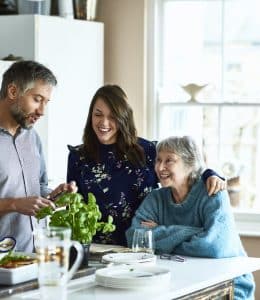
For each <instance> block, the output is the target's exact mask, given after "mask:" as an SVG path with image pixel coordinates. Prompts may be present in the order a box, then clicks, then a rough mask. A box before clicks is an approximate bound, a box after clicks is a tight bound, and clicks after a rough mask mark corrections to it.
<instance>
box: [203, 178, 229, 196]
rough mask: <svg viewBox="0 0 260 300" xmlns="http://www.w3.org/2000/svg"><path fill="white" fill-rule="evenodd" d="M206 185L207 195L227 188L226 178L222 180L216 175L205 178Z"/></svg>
mask: <svg viewBox="0 0 260 300" xmlns="http://www.w3.org/2000/svg"><path fill="white" fill-rule="evenodd" d="M206 187H207V191H208V195H209V196H212V195H215V194H216V193H217V192H219V191H222V190H226V189H227V182H226V180H222V179H221V178H219V177H218V176H215V175H213V176H210V177H208V178H207V181H206Z"/></svg>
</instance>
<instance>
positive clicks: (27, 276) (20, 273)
mask: <svg viewBox="0 0 260 300" xmlns="http://www.w3.org/2000/svg"><path fill="white" fill-rule="evenodd" d="M16 253H17V254H22V255H28V256H31V257H34V258H35V254H28V253H21V252H16ZM37 275H38V266H37V263H33V264H30V265H26V266H22V267H18V268H10V269H6V268H0V285H13V284H17V283H21V282H26V281H29V280H33V279H36V278H37Z"/></svg>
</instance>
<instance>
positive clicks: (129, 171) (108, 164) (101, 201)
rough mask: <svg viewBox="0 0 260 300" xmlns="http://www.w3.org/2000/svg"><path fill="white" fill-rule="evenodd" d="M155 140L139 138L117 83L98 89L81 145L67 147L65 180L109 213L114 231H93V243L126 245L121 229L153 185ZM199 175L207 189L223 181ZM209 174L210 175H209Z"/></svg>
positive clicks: (208, 172)
mask: <svg viewBox="0 0 260 300" xmlns="http://www.w3.org/2000/svg"><path fill="white" fill-rule="evenodd" d="M155 155H156V150H155V145H154V143H152V142H150V141H148V140H145V139H143V138H139V137H138V136H137V131H136V127H135V123H134V117H133V111H132V108H131V107H130V105H129V103H128V99H127V96H126V94H125V92H124V91H123V89H122V88H120V87H119V86H117V85H105V86H102V87H101V88H99V89H98V90H97V92H96V93H95V95H94V97H93V99H92V101H91V104H90V107H89V113H88V118H87V122H86V126H85V130H84V134H83V144H82V145H79V146H76V147H70V154H69V159H68V172H67V180H68V182H70V181H75V182H76V183H77V186H78V188H79V192H80V193H81V194H82V195H83V196H84V198H85V199H87V194H88V193H89V192H92V193H93V194H94V195H95V196H96V199H97V203H98V205H99V208H100V210H101V212H102V216H103V218H104V220H106V219H107V216H108V215H111V216H113V217H114V223H115V225H116V230H115V231H114V232H112V233H110V234H102V233H100V234H97V235H96V236H95V238H94V241H95V242H98V243H106V244H119V245H126V239H125V231H126V229H127V228H128V227H129V226H130V224H131V220H132V217H133V215H134V213H135V211H136V209H137V208H138V206H139V205H140V204H141V202H142V200H143V199H144V198H145V196H146V195H147V194H148V193H149V192H150V191H151V190H152V189H153V188H157V187H158V186H157V182H158V179H157V177H156V174H155V172H154V162H155ZM213 174H214V173H212V171H211V170H209V169H208V170H207V171H206V172H204V174H203V180H204V181H205V182H206V181H207V182H206V184H207V187H208V189H209V193H213V192H216V191H218V190H219V189H221V188H223V187H224V186H223V184H224V181H222V180H221V179H220V178H218V177H216V176H212V175H213ZM210 179H213V180H210Z"/></svg>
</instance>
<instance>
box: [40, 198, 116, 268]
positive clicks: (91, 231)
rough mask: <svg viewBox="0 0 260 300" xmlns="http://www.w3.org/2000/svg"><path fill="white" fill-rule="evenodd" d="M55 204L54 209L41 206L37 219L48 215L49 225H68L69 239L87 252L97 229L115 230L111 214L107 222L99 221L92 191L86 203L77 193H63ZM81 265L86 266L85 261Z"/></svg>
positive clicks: (107, 231) (98, 212) (99, 216)
mask: <svg viewBox="0 0 260 300" xmlns="http://www.w3.org/2000/svg"><path fill="white" fill-rule="evenodd" d="M55 205H56V209H55V210H53V209H52V208H51V207H44V208H42V209H41V210H40V211H39V212H38V213H37V215H36V217H37V219H38V220H40V219H43V218H45V217H47V216H49V217H50V223H49V225H50V226H57V227H70V228H71V232H72V234H71V239H72V240H76V241H79V242H80V243H81V244H82V245H83V247H84V249H85V251H87V252H88V249H89V245H90V243H91V242H92V239H93V237H94V236H95V234H96V233H97V231H102V233H109V232H112V231H114V230H115V225H114V224H113V218H112V216H108V221H107V222H101V221H100V220H101V217H102V214H101V212H100V210H99V207H98V204H97V203H96V198H95V196H94V195H93V194H92V193H89V194H88V202H87V203H85V202H84V198H83V196H82V195H81V194H79V193H64V194H62V195H61V196H59V197H58V198H57V200H56V201H55ZM62 208H63V209H62ZM83 265H85V266H87V262H83Z"/></svg>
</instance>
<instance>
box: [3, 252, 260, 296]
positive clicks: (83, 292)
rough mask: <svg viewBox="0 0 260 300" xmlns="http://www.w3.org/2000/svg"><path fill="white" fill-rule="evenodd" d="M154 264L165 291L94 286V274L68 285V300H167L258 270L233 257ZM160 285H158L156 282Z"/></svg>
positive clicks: (255, 263) (259, 264)
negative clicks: (164, 273) (165, 279)
mask: <svg viewBox="0 0 260 300" xmlns="http://www.w3.org/2000/svg"><path fill="white" fill-rule="evenodd" d="M157 264H158V265H160V266H164V267H166V268H169V269H170V270H171V275H172V279H171V286H170V287H169V289H168V290H165V291H162V290H161V289H158V290H157V289H153V290H148V289H145V290H127V289H111V288H104V287H101V286H97V285H96V284H95V275H91V276H88V277H83V278H79V279H75V280H73V281H71V282H70V283H69V287H68V300H71V299H72V300H83V299H84V300H86V299H88V300H122V299H123V300H139V299H140V300H141V299H142V300H145V299H149V300H162V299H163V300H166V299H174V298H177V297H180V296H183V295H187V294H189V293H192V292H194V291H197V290H200V289H203V288H205V287H208V286H212V285H215V284H217V283H219V282H222V281H226V280H228V279H231V278H234V277H237V276H240V275H242V274H245V273H249V272H253V271H256V270H260V258H253V257H234V258H225V259H208V258H191V257H188V258H187V260H186V261H185V262H183V263H182V262H176V261H167V260H160V259H158V261H157ZM158 285H160V282H158ZM3 299H10V300H11V299H13V300H15V299H16V300H18V299H20V300H21V299H24V300H28V299H30V300H33V299H39V291H38V290H34V291H30V292H25V293H21V294H17V295H13V296H10V297H6V298H3Z"/></svg>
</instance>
